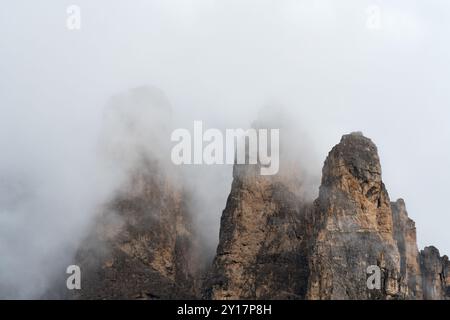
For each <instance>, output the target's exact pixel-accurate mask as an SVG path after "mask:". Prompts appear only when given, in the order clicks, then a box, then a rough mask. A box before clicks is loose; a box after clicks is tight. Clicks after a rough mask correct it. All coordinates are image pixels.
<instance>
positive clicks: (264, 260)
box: [74, 133, 450, 299]
mask: <svg viewBox="0 0 450 320" xmlns="http://www.w3.org/2000/svg"><path fill="white" fill-rule="evenodd" d="M143 159H144V160H143V162H141V163H140V165H139V166H136V167H135V169H134V170H133V171H132V172H131V174H130V177H129V180H128V182H127V184H125V186H124V187H123V188H121V189H120V191H119V192H118V194H117V195H116V197H115V198H114V199H113V200H112V201H111V203H109V205H108V207H107V208H106V209H105V210H104V213H103V214H102V215H101V216H100V217H99V218H98V221H97V223H96V224H95V228H94V229H93V230H92V232H91V233H90V234H89V237H88V238H87V239H86V241H85V242H84V243H83V245H82V247H81V248H80V250H79V251H78V254H77V262H78V264H79V265H80V266H81V268H82V270H83V289H82V290H81V291H80V293H77V295H76V296H74V297H75V298H85V299H122V298H123V299H183V298H187V299H189V298H198V297H200V296H202V297H203V298H206V299H450V274H449V271H450V270H449V269H450V263H449V260H448V257H447V256H444V257H441V256H440V254H439V251H438V250H437V249H436V248H434V247H427V248H425V249H424V250H422V251H421V252H420V253H419V251H418V249H417V242H416V229H415V223H414V221H412V220H411V219H410V218H409V217H408V214H407V211H406V206H405V203H404V201H403V200H401V199H399V200H397V201H396V202H391V201H390V199H389V195H388V192H387V190H386V188H385V186H384V183H383V181H382V175H381V165H380V160H379V156H378V153H377V148H376V146H375V144H374V143H373V142H372V141H371V140H370V139H368V138H366V137H364V136H363V135H362V134H360V133H352V134H349V135H345V136H343V137H342V139H341V141H340V143H339V144H338V145H336V146H335V147H334V148H333V149H332V150H331V151H330V153H329V154H328V157H327V159H326V161H325V164H324V167H323V171H322V181H321V186H320V188H319V196H318V198H317V199H316V200H315V201H313V200H312V199H311V197H310V196H309V195H310V194H311V190H308V188H310V187H311V186H310V184H309V183H307V182H305V177H304V172H303V171H302V170H299V168H298V166H296V165H295V163H292V162H289V161H288V162H285V163H282V166H281V167H280V172H279V173H278V174H277V175H274V176H262V175H260V167H259V165H235V166H234V169H233V183H232V186H231V192H230V194H229V196H228V199H227V203H226V207H225V209H224V211H223V213H222V218H221V228H220V237H219V244H218V247H217V253H216V256H215V258H214V261H213V263H212V266H211V268H210V269H209V270H208V272H206V273H201V269H202V262H201V260H200V259H199V254H198V253H199V249H198V247H199V246H198V242H197V237H196V236H195V232H194V228H193V227H192V223H191V216H190V213H189V208H188V205H187V201H188V200H189V197H188V195H187V194H186V192H185V191H184V190H183V189H182V188H181V187H180V185H179V183H177V181H176V179H174V177H173V175H169V174H167V170H164V168H162V167H161V166H160V165H159V162H158V161H157V160H155V159H153V160H149V159H146V158H143ZM145 159H146V160H145ZM291 160H292V159H291ZM369 266H377V267H379V269H380V270H381V282H380V284H381V286H380V288H379V289H369V288H368V285H367V279H368V276H369V275H368V273H367V271H368V267H369ZM200 288H201V290H200ZM200 291H201V292H200Z"/></svg>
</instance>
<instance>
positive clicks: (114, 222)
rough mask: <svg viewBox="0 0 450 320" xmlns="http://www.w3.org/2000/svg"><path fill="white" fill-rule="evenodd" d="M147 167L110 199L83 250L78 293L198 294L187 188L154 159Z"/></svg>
mask: <svg viewBox="0 0 450 320" xmlns="http://www.w3.org/2000/svg"><path fill="white" fill-rule="evenodd" d="M146 167H147V169H141V170H139V172H138V173H136V174H135V175H133V176H132V179H131V180H130V183H129V185H128V187H127V188H124V190H123V191H121V192H120V193H119V194H118V195H117V196H116V197H115V199H114V200H113V201H112V202H111V203H110V204H109V205H108V208H107V209H106V210H105V212H104V213H103V214H102V215H101V216H100V217H99V218H98V221H97V223H96V225H95V227H94V229H93V230H92V232H91V234H90V235H89V237H88V238H87V239H86V241H84V244H83V245H82V246H81V249H80V250H79V251H78V254H77V257H76V261H77V264H78V265H79V266H80V268H81V270H82V275H83V288H82V290H80V292H79V296H78V298H82V299H175V298H184V299H189V298H194V297H195V296H196V292H195V288H196V287H197V285H196V283H195V280H194V279H195V278H194V276H195V275H196V272H197V271H198V269H197V266H198V264H197V259H196V258H197V256H196V254H197V253H198V251H197V250H196V246H195V245H196V240H195V236H194V233H193V230H192V223H191V221H190V217H189V214H188V210H187V206H186V203H185V201H186V197H185V194H184V193H183V191H182V190H180V189H179V188H178V187H177V186H176V185H174V184H173V182H172V181H170V180H169V179H168V178H167V176H164V175H163V174H161V173H160V171H156V170H152V168H154V165H151V164H147V166H146ZM77 294H78V292H77Z"/></svg>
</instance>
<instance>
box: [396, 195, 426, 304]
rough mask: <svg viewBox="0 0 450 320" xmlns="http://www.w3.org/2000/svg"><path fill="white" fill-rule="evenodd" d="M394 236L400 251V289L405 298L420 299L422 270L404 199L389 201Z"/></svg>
mask: <svg viewBox="0 0 450 320" xmlns="http://www.w3.org/2000/svg"><path fill="white" fill-rule="evenodd" d="M391 208H392V216H393V222H394V238H395V240H396V241H397V247H398V251H399V253H400V275H401V277H402V281H401V283H400V285H401V286H402V287H401V288H400V291H401V292H402V294H403V298H405V299H422V298H423V294H422V272H421V268H420V259H419V250H418V248H417V238H416V226H415V223H414V221H413V220H412V219H410V218H409V217H408V212H407V211H406V205H405V201H404V200H403V199H399V200H397V201H396V202H392V203H391Z"/></svg>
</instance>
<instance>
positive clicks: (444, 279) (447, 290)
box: [420, 246, 450, 300]
mask: <svg viewBox="0 0 450 320" xmlns="http://www.w3.org/2000/svg"><path fill="white" fill-rule="evenodd" d="M420 266H421V269H422V276H423V297H424V299H426V300H445V299H450V273H449V272H450V263H449V260H448V257H447V256H443V257H441V256H440V254H439V250H438V249H436V248H435V247H432V246H431V247H425V249H423V250H422V251H420Z"/></svg>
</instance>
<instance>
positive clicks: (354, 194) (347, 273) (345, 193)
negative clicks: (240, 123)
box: [308, 133, 400, 299]
mask: <svg viewBox="0 0 450 320" xmlns="http://www.w3.org/2000/svg"><path fill="white" fill-rule="evenodd" d="M317 202H318V211H317V212H316V215H318V216H319V217H320V220H321V221H322V223H321V225H319V226H317V227H319V228H320V231H319V232H318V236H317V238H316V239H315V244H314V248H313V252H312V256H311V260H310V268H311V277H310V281H309V288H308V298H309V299H374V298H380V299H385V298H394V297H396V296H397V295H398V292H399V287H398V283H399V279H400V272H399V271H400V255H399V252H398V249H397V246H396V242H395V240H394V237H393V221H392V211H391V207H390V201H389V196H388V194H387V192H386V189H385V187H384V184H383V182H382V179H381V167H380V161H379V158H378V154H377V149H376V147H375V145H374V144H373V143H372V141H370V140H369V139H367V138H365V137H363V136H362V135H360V134H357V133H355V134H351V135H346V136H344V137H343V138H342V140H341V142H340V143H339V144H338V145H337V146H335V147H334V148H333V150H332V151H331V152H330V153H329V155H328V158H327V160H326V161H325V166H324V169H323V176H322V185H321V187H320V193H319V198H318V200H317ZM371 265H376V266H379V267H380V268H381V270H382V279H383V280H382V288H381V290H369V289H368V288H367V284H366V279H367V267H369V266H371Z"/></svg>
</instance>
